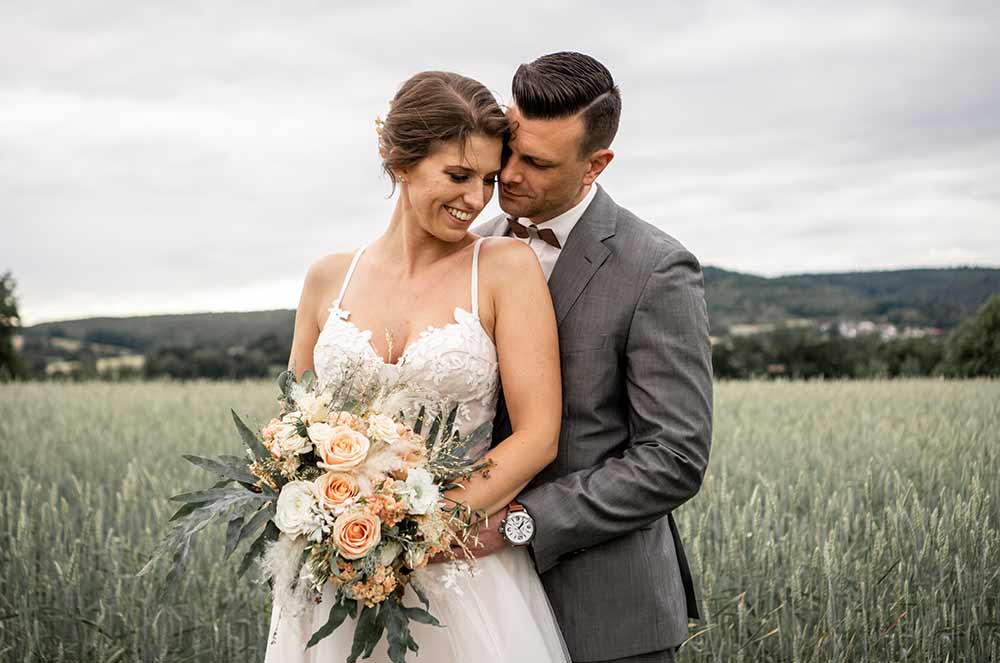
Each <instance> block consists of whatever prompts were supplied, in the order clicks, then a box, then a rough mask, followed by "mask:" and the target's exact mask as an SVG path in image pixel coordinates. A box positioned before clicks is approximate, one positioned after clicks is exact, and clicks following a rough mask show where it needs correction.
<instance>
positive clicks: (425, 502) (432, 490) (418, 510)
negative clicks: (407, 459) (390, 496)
mask: <svg viewBox="0 0 1000 663" xmlns="http://www.w3.org/2000/svg"><path fill="white" fill-rule="evenodd" d="M396 485H397V486H398V485H399V484H398V483H397V484H396ZM396 492H397V493H399V494H400V495H402V496H403V497H404V498H405V499H406V503H407V505H408V506H409V512H410V513H412V514H425V513H428V512H429V511H431V510H432V509H433V508H434V507H435V506H437V503H438V498H439V497H440V495H439V494H438V487H437V484H435V483H434V475H432V474H431V473H430V472H428V471H427V470H425V469H424V468H422V467H414V468H412V469H411V470H410V471H409V472H407V474H406V482H405V483H404V484H403V485H402V486H401V487H400V489H398V490H397V491H396Z"/></svg>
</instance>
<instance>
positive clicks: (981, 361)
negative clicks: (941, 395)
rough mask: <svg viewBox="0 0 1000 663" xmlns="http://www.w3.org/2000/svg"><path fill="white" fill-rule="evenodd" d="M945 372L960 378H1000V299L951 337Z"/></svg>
mask: <svg viewBox="0 0 1000 663" xmlns="http://www.w3.org/2000/svg"><path fill="white" fill-rule="evenodd" d="M944 368H945V372H946V373H948V374H949V375H953V376H957V377H978V376H987V377H1000V295H995V296H993V297H992V298H991V299H990V300H989V301H988V302H986V303H985V304H983V305H982V307H980V309H979V311H978V312H977V313H976V317H975V318H971V319H969V320H966V321H965V322H963V323H962V324H961V325H959V327H958V328H957V329H955V331H953V332H952V333H951V336H949V338H948V344H947V347H946V353H945V361H944Z"/></svg>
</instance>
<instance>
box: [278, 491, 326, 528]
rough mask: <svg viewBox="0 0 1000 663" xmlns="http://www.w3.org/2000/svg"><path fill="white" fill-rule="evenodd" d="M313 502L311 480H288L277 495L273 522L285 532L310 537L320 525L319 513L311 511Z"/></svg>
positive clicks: (314, 502)
mask: <svg viewBox="0 0 1000 663" xmlns="http://www.w3.org/2000/svg"><path fill="white" fill-rule="evenodd" d="M315 504H316V499H315V497H314V495H313V486H312V483H311V482H309V481H289V482H288V483H286V484H285V485H284V486H282V488H281V493H280V494H279V495H278V504H277V507H276V509H275V515H274V524H275V525H276V526H277V527H278V529H279V530H281V531H282V532H284V533H285V534H289V535H291V536H298V535H300V534H305V535H307V536H310V537H311V536H312V535H314V534H315V533H316V531H317V530H318V529H319V528H320V525H321V524H320V520H319V515H318V514H317V513H315V512H314V511H313V505H315Z"/></svg>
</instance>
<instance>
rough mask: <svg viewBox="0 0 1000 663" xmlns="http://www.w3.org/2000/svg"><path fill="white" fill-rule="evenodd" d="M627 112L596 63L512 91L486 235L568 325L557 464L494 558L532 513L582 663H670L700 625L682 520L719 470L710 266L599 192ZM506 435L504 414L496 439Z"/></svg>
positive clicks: (566, 62)
mask: <svg viewBox="0 0 1000 663" xmlns="http://www.w3.org/2000/svg"><path fill="white" fill-rule="evenodd" d="M620 111H621V97H620V95H619V91H618V88H617V86H616V85H615V83H614V80H613V79H612V77H611V74H610V73H609V72H608V70H607V69H606V68H605V67H604V66H603V65H602V64H601V63H600V62H598V61H597V60H595V59H593V58H591V57H589V56H587V55H583V54H580V53H553V54H551V55H545V56H543V57H540V58H538V59H537V60H535V61H534V62H532V63H530V64H526V65H522V66H521V67H520V68H519V69H518V70H517V73H516V74H515V75H514V81H513V104H512V105H511V107H510V110H509V116H510V117H511V119H512V120H514V121H515V122H516V123H517V128H516V133H515V135H514V136H513V138H512V139H511V141H510V147H509V150H508V151H507V153H506V154H505V162H504V166H503V170H502V172H501V174H500V182H501V188H500V206H501V207H502V208H503V210H504V211H505V212H506V213H507V214H506V215H503V216H501V217H498V218H496V219H494V220H492V221H490V222H487V223H485V224H483V225H482V226H480V227H478V228H476V229H474V232H477V233H478V234H481V235H510V236H514V237H517V238H519V239H521V241H523V242H525V243H527V244H528V245H529V246H530V247H531V248H532V249H534V251H535V253H536V254H537V255H538V259H539V261H540V262H541V265H542V270H543V271H544V272H545V276H546V278H547V279H548V282H549V289H550V291H551V293H552V300H553V304H554V306H555V311H556V319H557V321H558V325H559V345H560V354H561V364H562V379H563V411H562V433H561V435H560V439H559V453H558V456H557V457H556V459H555V461H554V462H553V463H552V464H551V465H549V466H548V467H547V468H545V469H544V470H543V471H542V472H541V473H540V474H539V475H538V476H536V477H535V478H534V480H532V482H531V483H530V484H529V485H528V486H527V488H525V490H524V491H523V492H522V493H521V494H520V495H519V496H518V498H517V500H516V501H515V502H512V503H511V505H510V506H509V507H508V511H509V512H510V513H511V514H518V515H517V518H516V519H515V520H517V522H518V526H519V529H513V530H511V531H512V532H514V535H513V536H512V537H507V538H506V540H505V539H503V538H501V536H500V535H499V534H492V535H487V536H485V537H483V536H482V535H481V539H483V544H484V546H485V548H486V550H483V551H480V554H489V553H490V552H493V551H495V550H498V549H499V548H500V547H502V546H505V545H514V544H517V543H521V542H523V537H522V538H521V541H518V536H517V532H518V531H520V532H521V533H523V532H525V531H530V529H531V528H530V527H525V526H524V525H523V520H524V515H523V514H527V516H528V517H529V518H530V519H531V520H532V521H533V524H534V536H533V538H532V539H531V540H530V542H529V543H528V544H527V545H528V548H529V551H530V552H531V554H532V557H533V559H534V560H535V565H536V566H537V568H538V572H539V574H540V575H541V578H542V583H543V584H544V586H545V589H546V593H547V594H548V597H549V601H550V602H551V604H552V608H553V610H554V611H555V615H556V618H557V619H558V621H559V625H560V628H561V629H562V633H563V636H564V637H565V639H566V644H567V645H568V647H569V651H570V654H571V655H572V657H573V660H574V661H577V662H582V661H617V662H623V663H624V662H628V663H660V662H661V661H673V660H674V654H675V652H676V650H677V647H678V646H679V645H680V644H681V643H682V642H683V641H684V640H685V638H686V637H687V624H688V618H689V617H691V618H697V617H698V606H697V603H696V601H695V594H694V587H693V582H692V579H691V573H690V570H689V569H688V564H687V559H686V558H685V555H684V550H683V548H682V547H681V540H680V536H679V534H678V531H677V526H676V525H675V523H674V518H673V514H672V512H673V511H674V509H676V508H677V507H679V506H680V505H682V504H683V503H684V502H686V501H687V500H689V499H690V498H691V497H693V496H694V495H695V493H697V492H698V489H699V488H700V486H701V481H702V477H703V475H704V473H705V468H706V465H707V464H708V455H709V445H710V441H711V426H712V366H711V351H710V347H709V340H708V315H707V312H706V308H705V300H704V291H703V283H702V274H701V267H700V265H699V263H698V260H697V259H696V258H695V257H694V256H693V255H692V254H691V253H690V252H688V251H687V249H685V248H684V247H683V246H682V245H681V244H680V242H678V241H677V240H676V239H674V238H673V237H670V236H669V235H667V234H665V233H663V232H662V231H660V230H659V229H657V228H656V227H655V226H652V225H650V224H648V223H646V222H644V221H642V220H641V219H639V218H637V217H636V216H635V215H634V214H632V213H631V212H629V211H628V210H626V209H625V208H623V207H619V206H618V205H617V204H616V203H615V202H614V201H613V200H612V199H611V196H609V195H608V194H607V193H606V192H605V191H604V189H603V188H601V187H599V186H598V185H597V184H596V183H595V180H596V179H597V177H598V176H599V175H600V174H601V172H602V171H603V170H604V169H605V168H606V167H607V166H608V164H609V163H610V162H611V160H612V158H613V157H614V153H613V152H612V151H611V150H610V149H609V147H610V145H611V141H612V139H613V138H614V136H615V133H616V132H617V130H618V118H619V115H620ZM524 340H525V342H526V343H527V342H530V341H531V339H524ZM510 433H511V425H510V419H509V418H508V416H507V409H506V407H505V406H504V403H503V400H502V398H501V402H500V404H499V409H498V413H497V417H496V420H495V421H494V430H493V439H494V440H503V439H505V438H506V437H508V436H509V435H510ZM504 515H505V514H501V518H502V517H503V516H504ZM491 529H492V528H491Z"/></svg>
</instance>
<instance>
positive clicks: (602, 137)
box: [511, 51, 622, 157]
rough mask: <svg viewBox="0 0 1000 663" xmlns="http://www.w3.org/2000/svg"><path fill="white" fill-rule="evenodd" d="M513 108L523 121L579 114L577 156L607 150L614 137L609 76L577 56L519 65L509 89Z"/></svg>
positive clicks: (615, 108) (614, 100)
mask: <svg viewBox="0 0 1000 663" xmlns="http://www.w3.org/2000/svg"><path fill="white" fill-rule="evenodd" d="M511 88H512V91H513V93H514V103H516V104H517V108H518V110H519V111H520V112H521V114H522V115H523V116H524V117H526V118H528V119H542V120H553V119H558V118H563V117H569V116H570V115H576V114H577V113H580V114H581V119H582V120H583V137H582V138H581V139H580V156H581V157H585V156H587V155H588V154H590V153H591V152H593V151H594V150H598V149H601V148H606V147H610V146H611V141H612V140H614V138H615V134H616V133H618V119H619V117H621V112H622V97H621V92H619V90H618V86H617V85H615V81H614V79H613V78H612V77H611V72H610V71H608V69H607V67H605V66H604V65H603V64H601V63H600V62H598V61H597V60H595V59H594V58H592V57H590V56H589V55H584V54H583V53H574V52H572V51H562V52H559V53H550V54H549V55H543V56H542V57H540V58H538V59H537V60H535V61H534V62H530V63H528V64H522V65H521V66H520V67H518V69H517V72H516V73H515V74H514V81H513V83H512V84H511Z"/></svg>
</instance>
